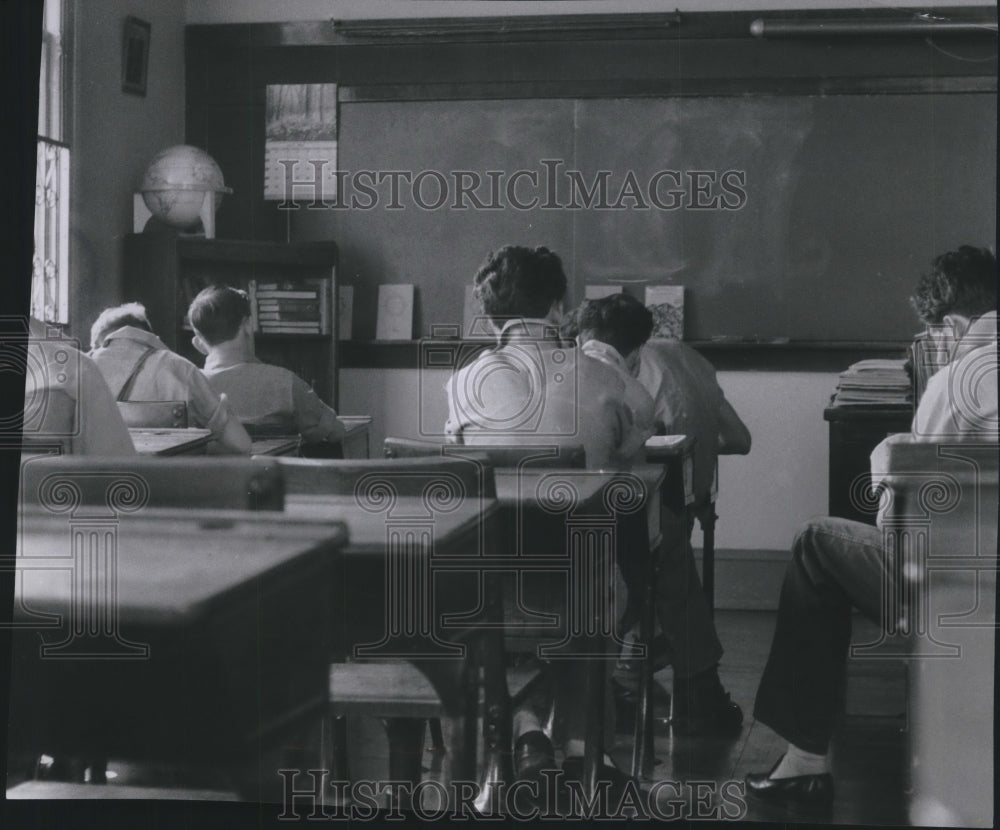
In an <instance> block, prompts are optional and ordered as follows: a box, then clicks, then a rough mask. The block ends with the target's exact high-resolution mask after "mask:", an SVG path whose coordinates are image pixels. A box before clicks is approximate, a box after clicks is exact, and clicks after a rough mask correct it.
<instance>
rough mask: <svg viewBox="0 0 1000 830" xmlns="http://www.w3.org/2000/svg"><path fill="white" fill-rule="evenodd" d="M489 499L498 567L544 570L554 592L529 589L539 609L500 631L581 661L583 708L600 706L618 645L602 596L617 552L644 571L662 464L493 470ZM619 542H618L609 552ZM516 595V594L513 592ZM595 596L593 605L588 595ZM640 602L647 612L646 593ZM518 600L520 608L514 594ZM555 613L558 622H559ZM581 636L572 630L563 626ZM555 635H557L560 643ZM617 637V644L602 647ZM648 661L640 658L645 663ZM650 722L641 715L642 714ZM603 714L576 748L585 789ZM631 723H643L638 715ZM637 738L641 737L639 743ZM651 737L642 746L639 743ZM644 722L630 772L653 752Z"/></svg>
mask: <svg viewBox="0 0 1000 830" xmlns="http://www.w3.org/2000/svg"><path fill="white" fill-rule="evenodd" d="M495 474H496V488H497V501H498V502H499V503H500V507H501V515H502V521H503V524H504V528H505V536H504V545H503V547H502V550H503V551H504V553H505V558H504V559H503V560H501V561H499V562H498V563H497V566H496V567H497V568H498V570H504V571H507V572H508V573H514V574H516V575H517V580H518V584H520V581H521V578H522V576H523V575H524V574H527V573H530V572H533V573H535V574H537V575H538V576H539V577H541V576H542V575H544V574H546V573H547V574H549V576H550V578H551V579H552V588H551V590H549V591H546V592H541V591H537V590H536V591H533V592H532V596H531V597H530V598H528V601H529V602H530V603H531V604H532V605H536V606H537V603H538V601H539V598H540V597H542V596H545V597H546V602H545V605H544V606H543V607H532V608H531V609H530V610H528V609H525V608H524V607H523V605H522V607H521V608H520V613H519V615H518V616H519V619H515V620H508V621H507V634H508V636H512V635H516V634H517V633H518V629H521V633H522V634H529V633H530V636H531V638H532V639H534V640H537V639H539V637H538V635H539V634H541V638H542V639H543V640H544V641H545V642H543V644H542V645H541V646H539V647H538V648H539V656H542V657H546V656H547V657H552V658H557V659H560V658H562V659H579V660H583V661H585V663H586V665H587V684H586V685H587V688H586V689H584V690H582V692H583V694H585V695H586V696H587V707H586V708H587V711H588V712H596V713H602V712H603V711H604V685H605V667H606V661H607V660H608V659H615V658H616V656H617V649H620V647H621V645H622V643H621V641H620V639H619V638H618V637H617V635H616V634H615V623H616V618H615V617H616V615H615V613H614V611H613V608H612V607H611V606H609V605H607V604H605V603H603V602H602V601H601V599H600V598H604V597H610V596H611V593H612V590H613V585H614V579H615V571H614V569H615V566H616V556H615V555H608V554H610V553H612V552H614V553H615V554H617V559H618V561H619V562H622V563H627V562H630V561H631V562H634V563H636V566H637V567H638V568H640V569H643V568H647V567H651V564H649V563H651V562H652V561H653V560H655V558H656V557H655V556H653V555H651V554H652V553H653V551H655V550H657V549H658V547H659V544H660V539H661V535H660V509H659V505H660V489H661V487H662V484H663V480H664V471H663V468H661V467H657V466H653V465H639V466H637V467H636V468H634V469H633V470H631V471H630V472H626V473H615V472H603V471H595V470H581V469H537V470H531V469H520V470H514V469H509V468H508V469H497V470H496V473H495ZM616 546H617V547H618V548H624V549H619V550H616ZM511 593H512V595H514V596H517V593H516V591H512V592H511ZM593 600H596V601H593ZM643 600H644V602H643V604H644V605H645V606H646V607H647V608H648V609H649V613H650V615H651V609H652V604H651V601H652V594H651V593H647V596H646V597H644V598H643ZM518 604H519V605H521V602H520V597H518ZM643 617H644V619H645V621H646V622H645V624H644V629H643V634H645V635H646V639H645V640H644V642H645V643H649V642H650V641H651V639H652V636H651V633H652V618H651V616H649V615H646V614H644V615H643ZM560 618H562V623H561V622H560ZM571 630H572V631H575V632H580V633H582V634H583V636H579V637H576V636H570V631H571ZM560 638H562V639H561V640H560ZM609 642H615V646H616V650H614V651H613V652H610V653H609V652H607V644H608V643H609ZM644 662H648V661H644ZM647 719H648V718H647ZM603 720H604V719H603V717H594V718H591V719H589V720H588V725H587V734H586V735H585V739H584V744H585V752H584V785H585V791H586V792H587V793H591V794H592V793H593V792H594V788H595V785H596V773H597V769H598V766H599V764H600V760H601V757H602V755H603V751H604V746H603ZM637 722H641V719H638V718H637ZM640 738H641V740H640ZM647 739H648V742H649V746H645V748H644V749H643V750H640V749H639V747H640V745H643V746H644V745H645V744H646V743H647ZM651 741H652V726H651V721H650V726H649V729H648V730H647V731H645V732H644V733H643V735H640V734H639V729H638V728H637V730H636V745H635V747H634V749H633V768H634V769H633V772H634V771H635V769H639V768H640V767H641V765H642V763H643V762H644V759H645V758H646V757H650V758H651V756H652V743H651Z"/></svg>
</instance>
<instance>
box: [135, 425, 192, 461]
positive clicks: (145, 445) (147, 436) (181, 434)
mask: <svg viewBox="0 0 1000 830" xmlns="http://www.w3.org/2000/svg"><path fill="white" fill-rule="evenodd" d="M129 435H131V436H132V443H133V444H135V449H136V452H138V453H139V454H140V455H204V454H205V448H206V447H207V446H208V443H209V441H211V440H212V433H211V432H210V431H209V430H207V429H194V428H189V429H149V428H139V427H136V428H132V429H130V430H129Z"/></svg>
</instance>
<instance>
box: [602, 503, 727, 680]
mask: <svg viewBox="0 0 1000 830" xmlns="http://www.w3.org/2000/svg"><path fill="white" fill-rule="evenodd" d="M707 509H711V505H708V508H707ZM695 515H696V512H695V510H689V511H688V512H687V514H686V517H685V514H682V513H680V512H677V511H670V510H669V509H667V508H664V520H663V530H664V535H665V537H666V539H665V542H664V545H663V558H662V559H661V561H660V568H659V575H658V578H657V583H656V620H657V622H658V623H659V627H660V631H661V632H662V633H663V634H664V635H665V636H666V638H667V641H668V643H669V644H670V661H669V662H670V665H672V666H673V668H674V676H675V677H693V676H694V675H696V674H699V673H701V672H703V671H706V670H707V669H710V668H712V667H713V666H715V665H716V664H718V662H719V660H721V659H722V643H720V642H719V637H718V634H717V633H716V630H715V623H714V621H713V620H712V612H711V611H710V610H709V607H708V601H707V600H706V598H705V593H704V591H703V590H702V587H701V579H699V577H698V567H697V565H696V564H695V561H694V553H693V552H692V550H691V531H692V528H693V526H694V519H695ZM619 562H620V564H621V560H619ZM622 570H623V572H625V573H626V576H625V581H626V583H627V585H628V589H629V592H630V598H634V597H640V596H641V595H642V591H643V588H644V583H643V578H644V577H645V574H644V572H641V571H638V572H636V573H634V574H633V573H629V572H628V570H627V568H624V567H623V568H622ZM636 610H637V606H636ZM629 623H630V624H631V620H630V621H629ZM625 639H626V641H628V642H629V644H630V645H629V646H626V647H625V648H623V649H622V654H621V659H620V661H619V665H618V667H617V669H616V670H615V677H616V678H617V679H618V681H619V682H621V683H622V684H623V685H625V686H628V687H632V686H634V685H635V683H636V682H638V675H639V662H638V660H637V658H636V655H637V653H638V647H637V646H634V645H632V644H633V643H635V642H637V641H638V628H637V627H632V628H631V630H629V631H628V633H627V634H626V635H625Z"/></svg>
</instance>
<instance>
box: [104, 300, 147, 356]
mask: <svg viewBox="0 0 1000 830" xmlns="http://www.w3.org/2000/svg"><path fill="white" fill-rule="evenodd" d="M125 326H135V328H137V329H143V330H144V331H148V332H152V330H153V327H152V326H151V325H150V324H149V318H148V317H147V316H146V307H145V306H144V305H143V304H142V303H124V304H123V305H117V306H114V307H113V308H106V309H104V311H102V312H101V313H100V314H99V315H97V319H96V320H94V325H92V326H91V327H90V348H91V349H99V348H101V347H102V346H103V345H104V341H105V338H106V337H107V336H108V335H109V334H111V332H113V331H118V329H120V328H123V327H125Z"/></svg>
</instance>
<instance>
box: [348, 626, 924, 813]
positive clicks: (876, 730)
mask: <svg viewBox="0 0 1000 830" xmlns="http://www.w3.org/2000/svg"><path fill="white" fill-rule="evenodd" d="M775 616H776V615H775V613H774V612H770V611H717V612H716V623H717V628H718V631H719V637H720V638H721V640H722V643H723V646H724V647H725V656H724V657H723V660H722V665H721V670H720V674H721V676H722V681H723V685H724V686H725V687H726V689H727V690H728V691H729V692H730V694H731V695H732V698H733V700H735V701H736V702H737V703H739V704H740V706H742V707H743V711H744V715H745V719H744V725H743V730H742V732H741V734H740V736H739V737H738V738H737V739H735V740H732V739H729V740H720V739H705V738H674V737H673V736H672V734H671V731H670V728H669V727H668V726H666V725H659V726H658V727H657V735H656V758H657V765H656V768H655V770H654V774H653V781H680V782H694V781H703V782H714V784H715V785H716V786H715V791H716V792H720V788H721V786H722V785H723V784H724V783H725V782H728V781H738V782H742V781H743V777H744V776H745V775H746V774H747V773H748V772H758V771H765V770H768V769H770V768H771V766H773V764H774V762H775V761H776V760H777V759H778V758H779V757H780V755H781V754H782V753H783V752H784V750H785V746H786V744H785V742H784V741H782V740H781V739H780V738H778V737H777V736H776V735H775V734H774V733H773V732H771V730H769V729H768V728H767V727H765V726H763V725H761V724H757V723H755V722H754V720H753V717H752V711H753V700H754V695H755V694H756V692H757V684H758V682H759V681H760V676H761V672H762V671H763V668H764V663H765V661H766V658H767V652H768V649H769V647H770V644H771V635H772V633H773V631H774V621H775ZM876 636H877V628H876V627H875V626H874V625H873V624H871V623H869V622H867V621H866V620H865V619H864V618H862V617H860V616H858V615H855V626H854V638H853V639H854V642H855V643H859V644H860V643H868V642H872V641H873V640H875V639H876ZM657 679H658V680H660V681H661V682H662V683H663V685H664V686H666V687H667V688H668V689H669V688H670V685H671V671H670V669H666V670H664V671H663V672H661V673H660V674H658V675H657ZM905 691H906V671H905V668H904V666H903V665H902V664H901V663H900V662H899V661H895V660H872V659H867V660H852V661H851V662H850V664H849V682H848V690H847V705H846V712H845V716H844V719H843V721H842V724H841V727H840V729H839V731H838V734H837V737H836V742H835V746H834V748H833V756H834V757H833V766H834V770H833V771H834V777H835V781H836V800H835V803H834V808H833V811H832V813H830V814H828V815H826V816H822V817H818V816H809V815H803V814H789V813H786V812H783V811H781V810H775V809H774V808H768V807H767V806H766V805H761V804H759V803H758V802H755V801H752V800H750V799H746V809H745V811H743V815H742V816H741V818H743V819H745V820H750V821H766V822H772V821H773V822H782V821H796V822H808V821H817V820H819V821H822V822H830V823H835V824H865V825H903V824H906V823H907V819H906V806H905V801H904V797H903V792H904V771H905V765H904V752H905V737H906V736H905V726H906V724H905V711H906V709H905ZM350 740H351V745H352V748H353V750H352V769H351V773H352V777H355V778H373V779H375V780H378V779H379V778H384V777H385V774H386V766H385V753H386V751H387V746H386V743H385V738H384V736H383V734H382V730H381V727H380V726H379V724H377V723H376V722H374V721H367V722H365V721H359V722H356V723H354V724H353V725H352V727H351V736H350ZM359 747H360V748H362V749H360V751H359V750H358V749H357V748H359ZM631 751H632V747H631V738H630V737H629V736H626V735H620V736H619V737H618V742H617V744H616V746H615V747H614V748H613V750H612V752H611V754H612V756H613V757H614V759H615V761H616V762H617V763H618V765H619V766H620V767H621V768H623V769H628V766H629V764H630V759H631ZM355 756H356V757H355ZM441 763H442V762H441V759H440V757H439V756H435V755H434V754H432V753H430V752H428V753H427V754H426V755H425V756H424V766H425V768H426V769H427V771H428V776H429V777H436V776H437V775H438V774H439V771H440V767H441ZM643 786H644V787H647V786H648V785H647V784H644V785H643ZM682 798H683V797H682ZM729 801H730V803H729V804H727V805H723V804H721V803H720V799H718V798H717V799H716V800H715V804H714V806H715V808H716V809H717V810H720V811H723V812H717V813H716V816H717V817H718V818H732V817H734V813H736V811H737V809H739V807H740V805H739V804H736V803H734V802H733V801H732V799H730V800H729Z"/></svg>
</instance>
